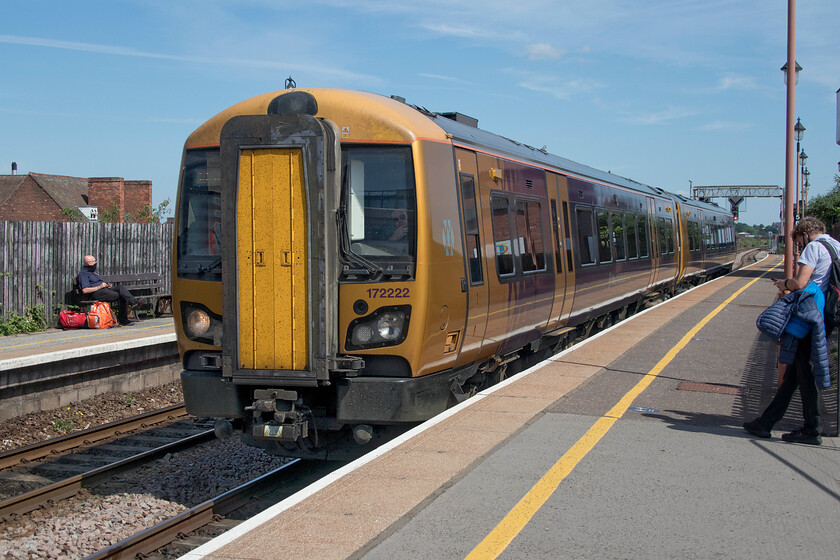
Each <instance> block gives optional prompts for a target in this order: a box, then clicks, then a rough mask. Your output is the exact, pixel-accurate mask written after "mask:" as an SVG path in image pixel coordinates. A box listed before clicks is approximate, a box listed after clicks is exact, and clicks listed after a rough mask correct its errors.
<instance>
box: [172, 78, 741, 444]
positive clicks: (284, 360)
mask: <svg viewBox="0 0 840 560" xmlns="http://www.w3.org/2000/svg"><path fill="white" fill-rule="evenodd" d="M177 220H178V227H177V230H178V235H177V239H176V241H175V246H174V257H175V262H176V266H175V267H173V269H174V273H173V290H174V304H175V306H176V308H177V309H179V311H180V313H179V314H177V315H176V317H177V318H178V321H176V323H177V325H176V330H177V333H178V342H179V349H180V351H181V354H182V358H183V363H184V372H183V374H182V380H183V384H184V393H185V400H186V403H187V407H188V410H190V411H191V412H193V413H194V414H200V415H206V416H219V417H226V418H229V419H231V421H232V422H233V423H235V424H236V425H237V426H238V427H240V428H241V430H242V431H243V437H244V439H245V441H246V442H248V443H249V444H252V445H258V446H261V447H264V448H266V449H268V450H270V451H272V452H274V453H280V454H288V455H298V456H317V457H324V456H327V455H328V453H331V452H332V451H330V450H331V449H332V450H335V449H339V448H342V446H343V444H345V443H347V442H355V443H353V444H352V445H358V444H366V443H367V444H368V445H370V442H374V444H375V442H376V441H379V440H380V438H381V436H382V435H383V434H385V433H390V432H394V431H398V430H400V429H403V428H404V427H405V426H407V425H410V424H411V423H415V422H419V421H422V420H425V419H427V418H430V417H431V416H433V415H435V414H437V413H439V412H441V411H443V410H444V409H446V408H447V407H448V406H451V405H452V404H454V403H457V402H460V401H461V400H463V399H465V398H467V397H469V396H470V395H471V394H473V393H474V392H475V391H477V390H480V389H481V388H483V387H486V386H489V385H490V384H492V383H495V382H498V381H499V380H501V379H503V378H504V377H505V375H507V374H509V373H511V372H514V371H517V370H520V369H522V368H523V367H526V366H527V365H529V364H531V363H534V362H536V361H538V360H539V359H541V358H543V357H545V356H547V355H550V354H551V353H552V352H554V351H556V350H557V349H558V348H560V347H561V346H563V345H564V344H568V343H569V342H570V341H572V340H574V338H575V337H577V336H579V335H581V334H585V333H588V332H590V331H591V330H592V329H593V328H602V327H604V326H606V325H608V324H610V323H611V322H612V321H613V320H615V319H620V318H623V317H624V316H626V315H627V314H628V312H632V311H633V310H635V309H637V308H639V306H640V305H641V304H642V303H643V302H644V301H645V300H646V299H648V298H650V297H652V296H653V295H655V294H658V293H674V292H675V291H676V290H677V289H678V288H679V287H680V286H681V285H682V284H684V283H691V282H694V281H697V279H699V278H702V277H704V276H705V275H707V274H710V273H712V272H717V271H719V270H722V269H723V268H725V266H726V264H727V260H728V261H729V263H730V264H731V258H730V257H731V254H732V250H733V246H732V245H731V244H729V240H730V239H731V238H732V235H731V232H727V230H726V228H727V227H728V228H729V229H731V216H729V218H728V220H729V221H727V214H726V213H725V212H723V211H722V210H720V209H717V208H716V207H713V206H711V205H708V204H703V203H699V202H696V201H688V200H685V199H682V198H680V197H677V196H675V195H670V194H669V193H667V192H665V191H663V190H661V189H655V188H652V187H646V186H644V185H640V184H638V183H635V182H633V181H629V180H626V179H622V178H620V177H616V176H613V175H611V174H608V173H603V172H599V171H596V170H593V169H590V168H586V167H584V166H580V165H578V164H575V163H573V162H569V161H567V160H563V159H561V158H557V157H555V156H551V155H549V154H547V153H545V152H543V151H540V150H535V149H533V148H530V147H527V146H523V145H520V144H517V143H515V142H512V141H510V140H507V139H504V138H501V137H499V136H495V135H492V134H490V133H487V132H485V131H482V130H480V129H478V128H476V127H475V123H474V122H471V120H470V119H469V118H466V117H464V116H463V115H459V114H449V115H448V116H443V115H441V114H432V113H429V112H428V111H425V110H423V109H418V108H415V107H411V106H408V105H406V104H404V103H402V102H401V101H397V100H393V99H388V98H384V97H380V96H376V95H373V94H368V93H361V92H348V91H340V90H292V91H286V92H278V93H274V94H268V95H265V96H260V97H257V98H253V99H251V100H248V101H245V102H243V103H241V104H239V105H237V106H234V107H233V108H231V109H229V110H227V111H225V112H223V113H221V114H220V115H218V116H217V117H215V118H214V119H211V120H210V121H208V122H207V123H206V124H205V125H202V127H200V128H199V129H198V130H197V131H196V132H195V133H194V134H193V135H192V136H191V137H190V139H188V141H187V145H186V148H185V156H184V166H183V171H182V178H181V185H180V189H179V200H178V212H177ZM223 431H226V430H223Z"/></svg>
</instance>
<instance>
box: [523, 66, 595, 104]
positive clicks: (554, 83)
mask: <svg viewBox="0 0 840 560" xmlns="http://www.w3.org/2000/svg"><path fill="white" fill-rule="evenodd" d="M515 73H519V74H524V77H523V79H522V80H521V81H520V82H519V83H518V84H517V85H518V86H519V87H523V88H525V89H529V90H531V91H538V92H541V93H547V94H549V95H551V96H552V97H554V98H556V99H569V98H570V97H572V96H573V95H576V94H579V93H583V92H587V91H592V90H594V89H600V88H603V87H605V86H604V84H602V83H601V82H598V81H596V80H589V79H576V80H569V81H567V82H561V81H560V80H557V79H555V78H553V77H550V76H545V75H542V74H533V73H524V72H515Z"/></svg>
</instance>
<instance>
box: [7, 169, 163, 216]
mask: <svg viewBox="0 0 840 560" xmlns="http://www.w3.org/2000/svg"><path fill="white" fill-rule="evenodd" d="M151 205H152V182H151V181H126V180H125V179H123V178H122V177H91V178H89V179H85V178H81V177H65V176H63V175H42V174H40V173H29V174H27V175H0V220H10V221H35V222H70V221H73V218H72V217H71V215H68V213H67V212H65V211H70V210H73V209H76V208H79V207H89V206H93V207H98V208H99V212H105V211H110V210H112V209H114V208H116V209H117V210H118V211H119V215H120V216H127V215H131V214H136V213H137V212H140V211H142V210H143V209H144V208H146V207H147V206H149V207H151ZM73 214H74V215H76V216H78V214H77V213H75V212H74V213H73ZM80 219H82V220H83V219H84V218H80Z"/></svg>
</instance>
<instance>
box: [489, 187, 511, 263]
mask: <svg viewBox="0 0 840 560" xmlns="http://www.w3.org/2000/svg"><path fill="white" fill-rule="evenodd" d="M490 212H491V215H492V220H493V244H494V245H495V248H496V249H495V252H496V271H497V272H498V274H499V276H511V275H513V273H514V268H513V241H512V240H511V228H510V202H509V201H508V199H507V198H506V197H504V196H499V195H494V196H491V197H490Z"/></svg>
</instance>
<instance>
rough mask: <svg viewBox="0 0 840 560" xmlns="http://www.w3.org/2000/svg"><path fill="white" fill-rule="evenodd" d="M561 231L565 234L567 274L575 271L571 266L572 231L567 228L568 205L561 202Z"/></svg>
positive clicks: (573, 266)
mask: <svg viewBox="0 0 840 560" xmlns="http://www.w3.org/2000/svg"><path fill="white" fill-rule="evenodd" d="M563 231H564V232H565V233H566V268H567V270H568V271H569V272H573V271H574V270H575V265H574V264H572V261H573V260H574V259H572V230H571V228H570V227H569V203H568V202H563Z"/></svg>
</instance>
